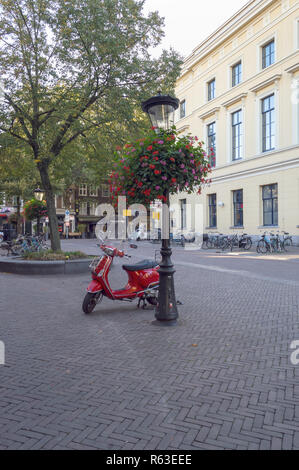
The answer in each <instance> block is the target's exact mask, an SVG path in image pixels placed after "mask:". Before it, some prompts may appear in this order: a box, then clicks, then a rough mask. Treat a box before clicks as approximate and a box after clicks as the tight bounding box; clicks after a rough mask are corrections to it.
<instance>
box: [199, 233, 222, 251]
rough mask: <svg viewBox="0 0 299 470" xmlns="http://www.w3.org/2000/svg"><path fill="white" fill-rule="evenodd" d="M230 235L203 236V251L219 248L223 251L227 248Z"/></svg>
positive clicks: (212, 234)
mask: <svg viewBox="0 0 299 470" xmlns="http://www.w3.org/2000/svg"><path fill="white" fill-rule="evenodd" d="M227 241H228V235H223V233H208V234H205V233H204V234H203V243H202V246H201V247H202V249H203V250H209V249H211V248H219V249H221V250H223V249H224V247H225V246H227Z"/></svg>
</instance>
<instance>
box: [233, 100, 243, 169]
mask: <svg viewBox="0 0 299 470" xmlns="http://www.w3.org/2000/svg"><path fill="white" fill-rule="evenodd" d="M241 158H242V110H241V109H239V111H236V112H235V113H232V160H240V159H241Z"/></svg>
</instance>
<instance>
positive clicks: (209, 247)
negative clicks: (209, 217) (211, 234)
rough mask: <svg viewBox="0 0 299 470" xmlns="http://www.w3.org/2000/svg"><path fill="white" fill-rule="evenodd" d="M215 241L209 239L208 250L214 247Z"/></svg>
mask: <svg viewBox="0 0 299 470" xmlns="http://www.w3.org/2000/svg"><path fill="white" fill-rule="evenodd" d="M214 245H215V244H214V242H212V240H207V248H208V250H210V249H211V248H214Z"/></svg>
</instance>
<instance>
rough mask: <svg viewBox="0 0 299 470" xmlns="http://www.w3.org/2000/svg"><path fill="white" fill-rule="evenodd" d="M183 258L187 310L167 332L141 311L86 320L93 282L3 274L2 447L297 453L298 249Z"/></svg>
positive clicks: (90, 246)
mask: <svg viewBox="0 0 299 470" xmlns="http://www.w3.org/2000/svg"><path fill="white" fill-rule="evenodd" d="M77 242H78V243H77ZM73 245H74V246H76V248H74V249H82V250H83V251H86V252H89V253H95V254H96V253H97V252H98V249H97V248H96V247H95V241H93V240H88V241H84V240H83V241H81V240H78V241H65V242H64V247H65V248H66V247H67V248H68V249H72V246H73ZM83 245H84V248H83ZM140 248H141V249H139V250H135V251H134V256H135V257H136V259H140V258H141V257H148V256H150V255H152V253H153V250H154V249H157V248H158V245H150V244H146V243H143V244H142V243H141V244H140ZM174 251H175V253H174V256H173V259H174V261H175V264H176V270H177V271H176V274H175V280H176V292H177V298H178V299H180V300H181V301H183V302H184V305H182V306H179V312H180V320H179V323H178V326H176V327H169V328H166V327H159V326H154V325H152V320H153V319H154V311H153V310H150V309H149V310H145V311H143V310H138V309H137V308H136V304H122V303H119V302H118V303H113V302H111V301H108V300H104V301H103V303H102V304H101V305H99V306H98V307H97V309H96V311H95V312H94V313H93V314H91V315H88V316H86V315H84V314H83V313H82V311H81V304H82V299H83V296H84V291H85V288H86V286H87V283H88V281H89V274H88V273H87V274H86V275H76V276H72V277H70V276H40V277H38V276H31V277H28V276H20V275H19V276H18V275H12V274H3V273H0V289H1V299H0V340H2V341H4V343H5V346H6V364H5V366H0V376H1V382H0V449H130V450H132V449H161V450H171V449H175V450H177V449H181V450H189V449H194V450H195V449H299V401H298V397H299V380H298V377H299V364H298V365H297V366H295V365H292V363H291V361H290V355H291V353H292V350H291V349H290V344H291V342H292V341H293V340H296V339H297V340H299V322H298V311H299V308H298V306H299V289H298V287H299V279H298V271H299V257H298V250H297V251H296V250H294V251H293V252H292V253H290V254H288V255H287V256H286V259H280V258H279V257H277V258H274V259H272V257H271V258H268V259H263V257H262V258H261V257H256V256H255V255H250V254H249V255H246V254H245V255H244V254H242V253H240V254H233V255H223V254H221V253H216V252H208V253H203V252H195V251H194V252H191V251H190V252H188V251H186V250H182V249H180V248H177V249H175V250H174ZM281 257H283V256H282V255H281ZM133 261H134V258H132V262H133ZM118 264H120V261H119V260H118V261H116V262H115V264H114V266H113V269H112V272H111V283H112V286H114V287H116V286H119V285H120V284H121V283H124V281H125V277H126V276H125V273H124V271H122V270H120V269H118V268H119V266H118Z"/></svg>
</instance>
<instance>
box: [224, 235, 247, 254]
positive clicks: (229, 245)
mask: <svg viewBox="0 0 299 470" xmlns="http://www.w3.org/2000/svg"><path fill="white" fill-rule="evenodd" d="M251 247H252V239H251V237H250V236H249V235H247V233H243V234H242V235H238V234H235V235H229V236H228V237H227V239H224V247H223V250H226V249H230V251H233V248H239V249H242V250H246V251H248V250H250V248H251Z"/></svg>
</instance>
